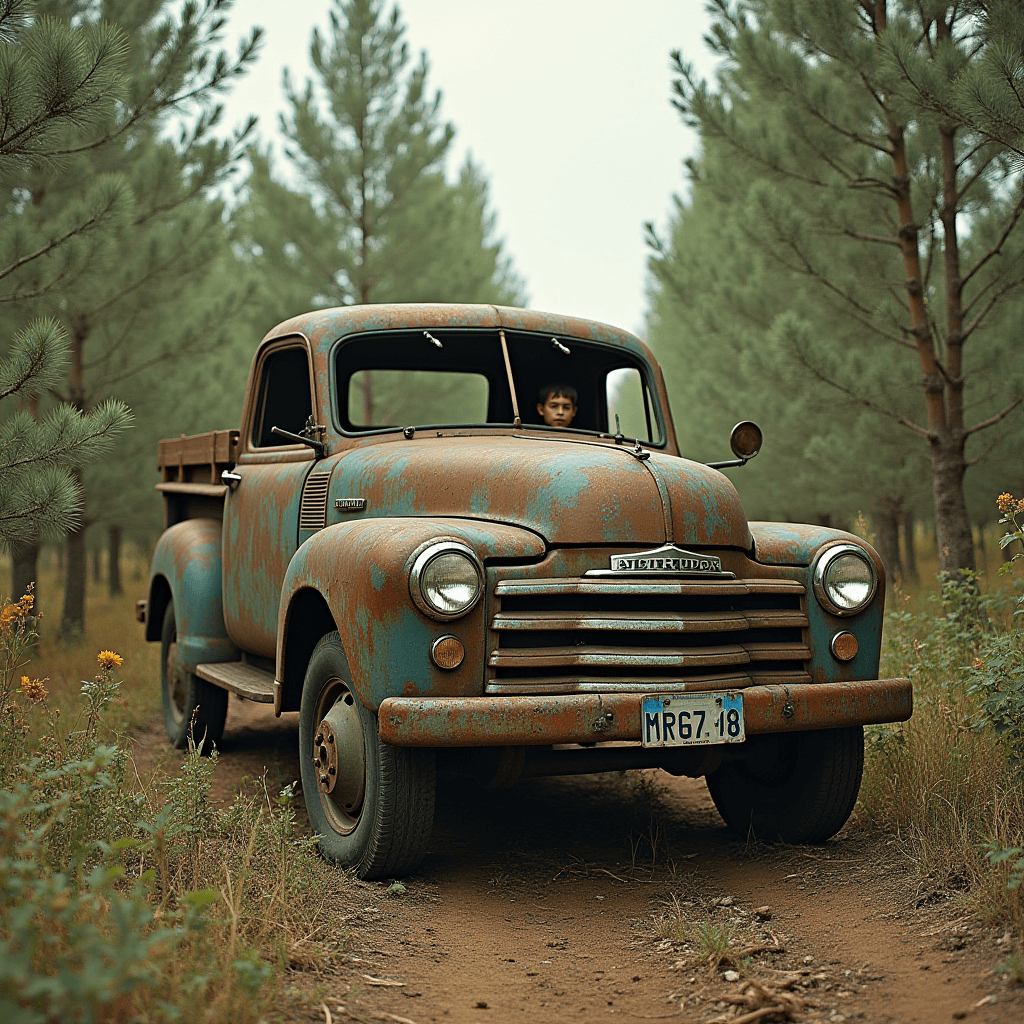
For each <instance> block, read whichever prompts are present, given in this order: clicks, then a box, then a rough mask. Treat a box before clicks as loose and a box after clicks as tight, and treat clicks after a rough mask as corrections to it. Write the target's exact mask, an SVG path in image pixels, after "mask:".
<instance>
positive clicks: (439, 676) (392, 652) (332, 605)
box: [276, 518, 545, 713]
mask: <svg viewBox="0 0 1024 1024" xmlns="http://www.w3.org/2000/svg"><path fill="white" fill-rule="evenodd" d="M443 539H451V540H456V541H461V542H462V543H463V544H466V545H468V546H469V547H470V548H472V549H473V550H474V551H475V552H476V554H477V556H478V557H479V558H480V560H481V561H483V562H486V561H487V560H489V559H497V558H501V559H516V560H532V559H539V558H542V557H543V556H544V553H545V546H544V541H543V539H542V538H541V537H539V536H538V535H537V534H535V533H532V532H531V531H529V530H524V529H522V528H521V527H515V526H503V525H500V524H495V523H478V522H475V521H473V520H468V519H414V518H401V519H398V518H395V519H383V518H382V519H366V520H362V521H359V522H354V523H340V524H338V525H336V526H329V527H327V528H326V529H324V530H320V531H319V532H318V533H316V534H315V535H314V536H313V537H311V538H310V539H309V540H307V541H306V542H305V543H304V544H303V545H302V546H301V547H300V548H299V549H298V551H296V553H295V556H294V557H293V558H292V560H291V563H290V564H289V566H288V571H287V573H286V575H285V579H284V584H283V586H282V589H281V606H280V613H279V614H280V618H279V620H278V628H277V680H278V684H279V685H278V687H277V689H278V700H277V705H276V706H277V710H278V712H279V713H280V712H281V711H294V710H297V709H298V707H299V702H300V700H301V697H302V681H303V678H304V677H305V672H306V663H307V662H308V660H309V653H310V652H311V650H312V646H311V644H315V643H316V641H317V640H318V639H319V637H320V636H322V635H323V633H324V632H328V631H329V630H330V629H335V628H336V629H337V630H338V632H339V633H340V635H341V642H342V644H343V645H344V648H345V653H346V655H347V657H348V664H349V667H350V669H351V672H352V680H351V682H352V685H353V688H354V689H355V691H356V692H357V693H358V694H359V697H360V699H361V700H362V701H363V703H364V704H365V705H366V706H367V707H368V708H370V709H372V710H376V709H377V708H378V707H379V706H380V702H381V701H382V700H384V699H385V698H386V697H397V696H406V697H417V696H445V697H456V696H470V695H473V694H480V693H482V692H483V684H484V664H485V662H486V656H487V633H488V631H487V628H486V620H485V615H486V608H487V604H488V602H487V598H486V595H485V596H484V598H483V599H482V600H481V601H479V602H478V603H477V605H476V607H474V608H473V610H472V611H470V612H469V613H468V614H466V615H464V616H462V617H461V618H458V619H455V620H452V621H448V622H438V621H435V620H433V619H430V618H427V616H426V615H424V614H423V613H422V612H421V611H419V609H418V608H417V607H416V606H415V605H414V604H413V601H412V598H411V597H410V596H409V570H410V567H411V563H412V559H413V557H414V556H415V555H416V554H418V553H419V551H420V550H421V549H422V547H423V546H424V545H425V544H428V543H430V542H432V541H437V540H443ZM314 592H315V594H316V595H317V596H316V597H314V596H313V593H314ZM311 619H312V621H314V623H315V624H316V629H313V630H312V631H311V630H310V629H309V628H308V623H309V622H310V620H311ZM300 632H301V634H302V636H303V637H304V640H302V641H297V642H294V643H293V642H291V638H292V637H293V636H296V637H297V636H298V635H299V633H300ZM312 633H317V634H318V635H317V636H315V637H314V636H313V635H312ZM446 634H454V635H455V636H457V637H458V638H459V639H460V640H462V642H463V643H464V644H465V646H466V657H465V660H464V661H463V662H462V664H461V665H460V666H459V667H458V668H456V669H453V670H451V671H445V670H443V669H440V668H438V667H437V666H436V665H434V663H433V662H432V661H431V660H430V646H431V644H432V643H433V642H434V640H436V639H437V638H438V637H441V636H445V635H446Z"/></svg>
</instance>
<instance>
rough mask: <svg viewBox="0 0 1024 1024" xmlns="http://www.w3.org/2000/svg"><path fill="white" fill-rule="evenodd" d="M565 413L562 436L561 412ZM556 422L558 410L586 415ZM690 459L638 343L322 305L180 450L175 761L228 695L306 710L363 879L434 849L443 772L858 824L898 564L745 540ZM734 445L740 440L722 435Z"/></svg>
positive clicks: (310, 749)
mask: <svg viewBox="0 0 1024 1024" xmlns="http://www.w3.org/2000/svg"><path fill="white" fill-rule="evenodd" d="M552 392H554V393H557V394H559V395H562V396H566V395H574V397H573V398H572V399H571V401H569V400H565V401H564V402H563V404H565V405H571V406H572V408H573V410H574V413H575V415H573V416H572V419H571V422H568V425H562V426H558V425H554V426H549V425H548V424H547V423H546V422H545V420H544V419H543V418H542V415H541V413H542V412H543V401H544V395H545V394H551V393H552ZM562 422H563V423H564V422H565V421H564V418H563V421H562ZM760 444H761V435H760V431H759V430H758V429H757V428H756V426H755V425H754V424H752V423H744V424H740V425H738V427H737V429H736V430H734V432H733V437H732V448H733V453H734V455H735V456H736V457H735V458H734V459H732V460H730V461H727V462H722V463H716V464H711V465H704V464H701V463H697V462H693V461H690V460H688V459H686V458H685V457H683V455H681V454H680V451H679V447H678V445H677V443H676V438H675V434H674V431H673V426H672V417H671V414H670V412H669V406H668V401H667V396H666V393H665V385H664V382H663V380H662V375H661V371H660V370H659V368H658V365H657V363H656V362H655V360H654V359H653V357H652V355H651V353H650V351H649V350H648V349H647V348H646V347H645V346H644V345H643V344H642V343H641V342H640V341H638V340H637V339H636V338H635V337H633V336H632V335H630V334H628V333H627V332H625V331H621V330H618V329H616V328H613V327H609V326H606V325H604V324H600V323H595V322H592V321H589V320H582V319H575V318H572V317H568V316H556V315H549V314H544V313H536V312H529V311H525V310H522V309H509V308H501V307H494V306H473V305H440V304H438V305H404V304H396V305H379V306H353V307H347V308H342V309H324V310H319V311H317V312H313V313H309V314H306V315H303V316H298V317H295V318H293V319H291V320H288V321H286V322H285V323H283V324H281V325H279V326H278V327H275V328H274V329H273V330H272V331H271V332H270V333H269V334H268V335H267V336H266V337H265V338H264V339H263V342H262V343H261V344H260V346H259V347H258V349H257V351H256V354H255V357H254V360H253V364H252V369H251V372H250V376H249V383H248V390H247V393H246V398H245V403H244V406H243V409H242V419H241V429H240V430H238V431H235V430H225V431H215V432H213V433H209V434H202V435H196V436H191V437H181V438H175V439H169V440H165V441H162V442H161V443H160V452H159V467H160V470H161V477H162V479H161V482H160V483H159V484H158V485H157V487H158V489H159V490H160V491H161V492H162V494H163V498H164V505H165V514H166V530H165V532H164V533H163V534H162V536H161V538H160V540H159V542H158V544H157V546H156V551H155V553H154V556H153V563H152V571H151V576H150V582H149V593H148V598H147V599H146V600H144V601H140V602H139V618H140V619H141V620H142V621H144V622H145V629H146V637H147V639H149V640H152V641H154V642H155V641H159V642H160V645H161V678H160V684H161V691H162V697H163V711H164V723H165V726H166V729H167V733H168V735H169V737H170V739H171V741H172V743H174V744H175V745H177V746H179V747H183V746H185V745H186V744H188V743H189V741H190V739H192V740H193V741H194V742H196V743H199V744H200V745H205V746H207V747H208V746H210V745H212V744H215V743H216V742H218V740H219V739H220V737H221V734H222V731H223V728H224V722H225V716H226V714H227V701H228V695H229V693H231V692H234V693H235V694H238V695H239V696H240V697H242V698H245V699H247V700H250V701H263V702H266V703H273V706H274V711H275V713H276V714H278V715H280V714H282V713H283V712H298V716H299V757H300V762H301V787H302V792H303V795H304V798H305V801H306V806H307V808H308V811H309V818H310V822H311V823H312V827H313V829H314V830H315V832H316V833H317V834H318V836H319V843H320V849H321V851H322V853H323V855H324V856H325V857H326V858H328V859H329V860H331V861H333V862H335V863H337V864H339V865H344V866H347V867H349V868H351V869H352V870H354V871H355V872H357V873H358V874H359V875H360V876H362V877H364V878H374V877H394V876H398V875H401V874H403V873H406V872H409V871H411V870H413V869H414V868H415V867H416V865H417V864H418V863H419V862H420V861H421V859H422V858H423V856H424V854H425V852H426V849H427V843H428V841H429V836H430V831H431V827H432V822H433V813H434V793H435V780H436V777H437V772H438V770H439V768H441V769H443V770H444V771H447V772H450V773H455V774H456V775H458V774H462V775H463V776H465V777H467V779H469V780H473V782H474V783H476V784H482V785H485V786H498V787H501V786H510V785H513V784H514V783H515V782H516V781H517V780H519V779H525V778H530V777H535V776H542V775H559V774H573V773H587V772H603V771H611V770H621V769H630V768H655V767H657V768H662V769H664V770H665V771H667V772H671V773H673V774H676V775H689V776H693V777H699V776H705V777H706V779H707V785H708V788H709V790H710V792H711V795H712V797H713V798H714V801H715V804H716V806H717V807H718V809H719V811H720V812H721V815H722V817H723V819H724V820H725V822H726V824H727V825H728V826H729V827H730V828H732V829H733V830H735V831H736V832H738V833H739V834H740V835H742V836H748V835H753V836H756V837H758V838H759V839H763V840H766V841H779V840H781V841H784V842H791V843H815V842H822V841H824V840H825V839H827V838H829V837H831V836H833V835H834V834H835V833H836V832H837V831H838V830H839V829H840V828H841V827H842V826H843V824H844V823H845V822H846V820H847V818H848V817H849V815H850V812H851V810H852V808H853V805H854V802H855V800H856V798H857V793H858V790H859V787H860V780H861V771H862V766H863V749H864V740H863V727H864V726H865V725H866V724H869V723H878V722H894V721H902V720H905V719H907V718H908V717H909V716H910V714H911V689H910V684H909V682H908V681H907V680H906V679H879V678H878V665H879V648H880V642H881V631H882V607H883V600H884V589H885V577H884V569H883V566H882V563H881V561H880V560H879V558H878V556H877V554H876V553H875V552H874V550H873V549H872V548H871V547H870V546H869V545H868V544H866V543H865V542H864V541H863V540H861V539H860V538H858V537H855V536H852V535H851V534H848V533H843V532H840V531H837V530H832V529H826V528H824V527H820V526H800V525H791V524H779V523H768V522H748V521H747V517H746V515H745V514H744V511H743V506H742V504H741V503H740V498H739V495H738V494H737V492H736V489H735V487H734V486H733V484H732V482H731V481H730V480H729V479H728V478H727V477H726V476H725V475H724V474H723V473H721V472H720V471H719V470H720V469H722V468H725V467H727V466H739V465H742V464H743V463H744V462H746V461H747V460H748V459H749V458H752V457H753V456H754V455H756V454H757V450H758V449H759V447H760ZM723 446H724V439H723Z"/></svg>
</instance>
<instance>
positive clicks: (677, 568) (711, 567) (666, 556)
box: [587, 544, 735, 576]
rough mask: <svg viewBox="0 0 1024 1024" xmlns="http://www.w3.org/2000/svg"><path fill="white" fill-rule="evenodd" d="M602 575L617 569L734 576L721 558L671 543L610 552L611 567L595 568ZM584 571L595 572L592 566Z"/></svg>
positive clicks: (623, 570)
mask: <svg viewBox="0 0 1024 1024" xmlns="http://www.w3.org/2000/svg"><path fill="white" fill-rule="evenodd" d="M597 572H600V573H601V575H602V576H603V575H612V574H614V575H618V574H620V573H643V574H644V575H649V574H651V573H655V574H659V575H660V574H665V575H676V576H678V575H687V576H690V575H700V576H733V575H735V574H734V573H731V572H727V571H723V569H722V560H721V559H720V558H716V557H715V556H714V555H699V554H696V553H695V552H693V551H684V550H683V549H682V548H677V547H676V546H675V545H674V544H666V545H665V546H664V547H661V548H655V549H654V550H653V551H637V552H634V553H632V554H628V555H612V557H611V568H610V569H606V570H603V571H602V570H600V569H599V570H597ZM587 575H588V576H589V575H596V573H595V572H594V571H593V570H592V571H591V572H590V573H587Z"/></svg>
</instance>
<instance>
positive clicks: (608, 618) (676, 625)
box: [492, 608, 807, 633]
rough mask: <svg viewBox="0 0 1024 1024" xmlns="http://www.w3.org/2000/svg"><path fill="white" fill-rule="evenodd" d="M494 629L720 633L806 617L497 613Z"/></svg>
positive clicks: (794, 623) (763, 612) (780, 613)
mask: <svg viewBox="0 0 1024 1024" xmlns="http://www.w3.org/2000/svg"><path fill="white" fill-rule="evenodd" d="M492 627H493V628H494V629H497V630H535V629H552V630H559V629H574V630H575V629H586V630H595V629H601V630H609V629H621V630H636V631H637V632H640V633H655V632H656V633H683V632H686V633H721V632H731V631H734V630H745V629H782V628H793V629H805V628H806V627H807V616H806V615H805V614H804V613H803V612H801V611H798V610H796V611H790V610H788V609H785V608H778V609H776V608H770V609H759V610H756V611H722V612H628V611H616V612H604V611H594V612H586V613H580V614H575V615H574V614H572V613H569V612H557V611H538V612H498V614H497V615H495V616H494V619H493V622H492Z"/></svg>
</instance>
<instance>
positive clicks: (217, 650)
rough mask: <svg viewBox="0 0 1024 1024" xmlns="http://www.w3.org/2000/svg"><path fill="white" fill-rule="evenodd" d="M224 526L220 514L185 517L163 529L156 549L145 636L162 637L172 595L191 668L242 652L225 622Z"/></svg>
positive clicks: (180, 638) (183, 651)
mask: <svg viewBox="0 0 1024 1024" xmlns="http://www.w3.org/2000/svg"><path fill="white" fill-rule="evenodd" d="M221 528H222V524H221V522H220V520H219V519H186V520H185V521H184V522H182V523H177V524H176V525H174V526H172V527H170V528H169V529H167V530H164V532H163V533H162V534H161V536H160V539H159V540H158V541H157V544H156V550H155V551H154V552H153V562H152V565H151V567H150V573H149V604H148V605H147V614H146V639H147V640H159V639H160V630H161V627H162V625H163V619H164V612H165V610H166V608H167V604H168V602H169V601H170V600H171V599H173V600H174V614H175V618H176V620H177V628H178V653H179V657H180V658H181V661H182V664H183V665H184V666H185V667H186V668H187V670H188V671H190V672H194V671H195V667H196V665H199V664H202V663H204V662H211V661H236V660H237V659H238V657H239V651H238V648H237V647H236V646H235V645H234V644H233V643H232V642H231V640H230V639H229V638H228V634H227V630H226V629H225V627H224V604H223V597H222V589H221V588H222V586H223V582H222V574H221Z"/></svg>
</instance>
